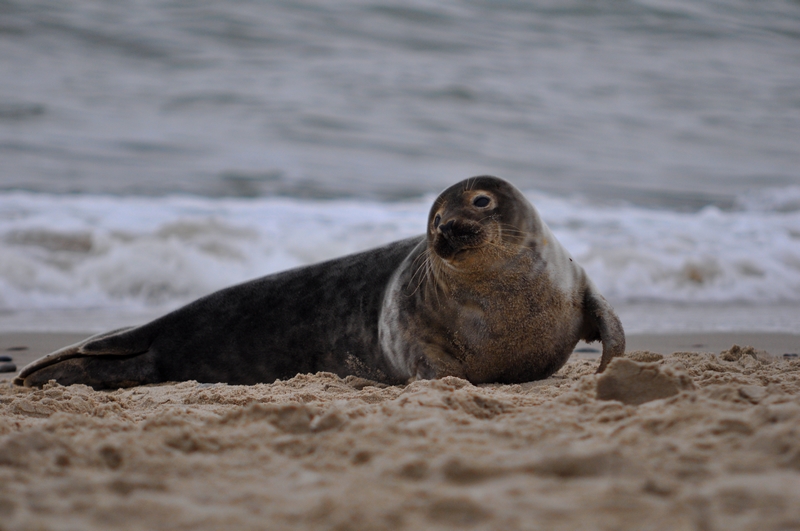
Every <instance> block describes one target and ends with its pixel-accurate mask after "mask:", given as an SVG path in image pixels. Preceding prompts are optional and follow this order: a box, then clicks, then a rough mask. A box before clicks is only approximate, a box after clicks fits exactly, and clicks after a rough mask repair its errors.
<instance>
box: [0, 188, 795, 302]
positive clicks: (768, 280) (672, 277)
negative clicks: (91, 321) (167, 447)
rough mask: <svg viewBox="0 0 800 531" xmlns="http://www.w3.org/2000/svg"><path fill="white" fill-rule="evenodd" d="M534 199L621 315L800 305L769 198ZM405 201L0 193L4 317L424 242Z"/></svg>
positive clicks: (182, 298) (785, 214)
mask: <svg viewBox="0 0 800 531" xmlns="http://www.w3.org/2000/svg"><path fill="white" fill-rule="evenodd" d="M528 196H529V197H530V199H531V200H532V202H533V203H534V204H535V205H536V206H537V208H538V209H539V210H540V212H541V214H542V217H543V218H544V219H545V221H546V222H547V223H548V225H550V227H551V228H552V229H553V232H554V233H555V234H556V236H557V237H558V238H559V240H560V241H561V242H562V243H563V244H564V246H565V247H566V248H567V249H568V250H569V251H570V252H571V253H572V254H573V256H574V258H575V259H576V260H577V261H578V262H579V263H580V264H582V265H583V266H584V267H585V269H586V270H587V272H588V273H589V275H590V276H591V277H592V278H593V279H594V281H595V283H596V284H597V285H598V287H599V288H600V290H601V291H602V292H603V293H604V294H605V295H606V296H607V297H608V298H609V299H610V300H611V301H612V303H616V304H631V303H637V302H642V301H649V302H664V303H671V304H674V303H703V304H714V303H731V302H740V303H746V304H756V305H764V304H790V305H791V304H800V211H798V210H797V209H792V208H788V207H786V205H788V204H793V203H792V201H793V200H792V201H789V200H781V198H786V197H788V198H789V199H792V198H793V197H795V196H793V195H792V194H790V193H788V192H787V193H785V194H783V195H782V194H781V193H780V192H775V191H773V192H770V193H769V194H766V195H762V196H761V197H760V198H754V199H751V200H750V203H748V202H747V201H744V200H743V201H742V202H741V203H742V205H743V207H742V208H741V209H740V210H736V211H721V210H719V209H717V208H714V207H708V208H705V209H703V210H701V211H699V212H694V213H686V212H672V211H662V210H648V209H644V208H639V207H634V206H624V205H623V206H598V205H593V204H591V203H589V202H587V201H585V200H577V199H574V200H573V199H563V198H556V197H552V196H548V195H544V194H541V193H529V194H528ZM432 199H433V198H432V197H428V198H424V199H419V200H414V201H408V202H402V203H380V202H365V201H344V200H337V201H301V200H296V199H287V198H258V199H207V198H196V197H182V196H174V197H161V198H142V197H112V196H64V195H43V194H32V193H24V192H13V193H3V194H0V312H4V313H6V314H8V313H18V314H19V313H20V312H23V313H24V312H30V311H36V310H42V311H45V310H46V311H53V310H59V309H75V310H81V309H83V310H88V309H96V308H110V309H114V310H115V311H120V312H122V311H126V312H136V311H147V312H152V311H154V310H157V309H167V308H173V307H176V306H178V305H180V304H182V303H185V302H188V301H189V300H192V299H194V298H196V297H199V296H201V295H203V294H206V293H209V292H211V291H214V290H216V289H219V288H222V287H224V286H228V285H231V284H234V283H237V282H241V281H244V280H247V279H250V278H254V277H257V276H261V275H265V274H268V273H271V272H275V271H279V270H282V269H286V268H290V267H295V266H299V265H303V264H309V263H312V262H316V261H320V260H325V259H328V258H333V257H336V256H340V255H344V254H347V253H351V252H355V251H359V250H363V249H367V248H370V247H374V246H377V245H380V244H382V243H386V242H390V241H393V240H397V239H400V238H404V237H408V236H412V235H416V234H421V233H422V232H423V231H424V227H425V219H426V216H427V212H428V209H429V207H430V203H431V201H432Z"/></svg>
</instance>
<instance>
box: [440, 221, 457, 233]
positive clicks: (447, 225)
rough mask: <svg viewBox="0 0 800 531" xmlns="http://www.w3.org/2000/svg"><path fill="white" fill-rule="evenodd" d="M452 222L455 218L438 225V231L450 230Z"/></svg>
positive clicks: (451, 229)
mask: <svg viewBox="0 0 800 531" xmlns="http://www.w3.org/2000/svg"><path fill="white" fill-rule="evenodd" d="M454 222H455V220H454V219H451V220H450V221H448V222H447V223H442V224H441V225H439V232H452V231H453V223H454Z"/></svg>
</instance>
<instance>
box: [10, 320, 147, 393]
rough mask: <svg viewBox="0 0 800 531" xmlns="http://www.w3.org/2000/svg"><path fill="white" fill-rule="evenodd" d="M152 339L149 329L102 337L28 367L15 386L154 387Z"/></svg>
mask: <svg viewBox="0 0 800 531" xmlns="http://www.w3.org/2000/svg"><path fill="white" fill-rule="evenodd" d="M152 339H153V338H152V337H151V333H150V332H149V330H148V328H146V327H129V328H121V329H118V330H113V331H111V332H105V333H103V334H98V335H95V336H92V337H90V338H87V339H85V340H83V341H81V342H79V343H75V344H74V345H70V346H68V347H64V348H62V349H59V350H57V351H55V352H53V353H51V354H48V355H47V356H44V357H42V358H39V359H38V360H36V361H34V362H32V363H30V364H28V365H26V366H25V367H23V368H22V370H21V371H20V372H19V374H18V375H17V377H16V378H15V379H14V383H15V384H16V385H24V386H25V387H40V386H42V385H44V384H45V383H47V382H49V381H50V380H56V381H57V382H58V383H60V384H62V385H70V384H73V383H81V384H86V385H91V386H92V387H94V388H96V389H100V388H116V387H130V386H132V385H140V384H144V383H152V382H154V381H156V374H155V364H154V363H153V360H152V355H151V353H150V345H151V344H152Z"/></svg>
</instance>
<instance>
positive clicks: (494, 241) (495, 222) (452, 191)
mask: <svg viewBox="0 0 800 531" xmlns="http://www.w3.org/2000/svg"><path fill="white" fill-rule="evenodd" d="M539 224H540V221H539V216H538V214H537V213H536V210H535V209H534V208H533V206H531V204H530V203H529V202H528V200H527V199H525V197H524V196H523V195H522V193H521V192H520V191H519V190H517V189H516V188H515V187H514V186H513V185H511V184H510V183H508V182H506V181H504V180H502V179H498V178H497V177H491V176H488V175H484V176H480V177H471V178H469V179H466V180H464V181H461V182H460V183H457V184H455V185H453V186H451V187H450V188H448V189H446V190H445V191H444V192H442V193H441V194H440V195H439V197H438V198H437V199H436V201H435V202H434V203H433V206H432V207H431V211H430V214H429V215H428V235H427V237H428V248H429V249H430V250H431V251H432V252H433V254H434V255H435V256H436V257H438V258H439V259H441V260H443V261H444V262H446V263H447V264H448V265H451V266H458V267H459V268H461V267H469V266H470V265H473V264H474V265H478V263H481V262H484V261H485V259H486V258H489V257H491V258H492V260H496V259H497V258H498V256H503V255H506V256H511V255H515V254H516V253H517V252H518V250H519V249H520V248H521V247H522V246H527V245H528V244H529V240H530V238H531V236H532V235H533V234H535V233H536V232H538V230H537V229H538V226H539Z"/></svg>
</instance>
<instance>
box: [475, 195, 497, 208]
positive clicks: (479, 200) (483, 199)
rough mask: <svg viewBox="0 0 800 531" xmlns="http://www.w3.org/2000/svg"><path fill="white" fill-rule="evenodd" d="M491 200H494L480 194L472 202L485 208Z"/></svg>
mask: <svg viewBox="0 0 800 531" xmlns="http://www.w3.org/2000/svg"><path fill="white" fill-rule="evenodd" d="M491 202H492V200H491V199H489V198H488V197H486V196H485V195H479V196H478V197H476V198H475V199H473V200H472V204H473V205H475V206H476V207H479V208H483V207H485V206H487V205H488V204H489V203H491Z"/></svg>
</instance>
